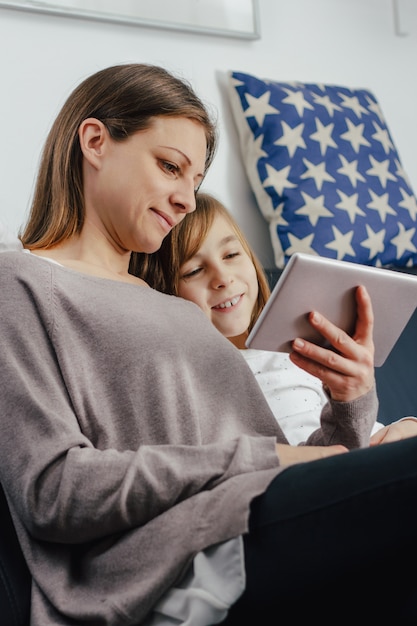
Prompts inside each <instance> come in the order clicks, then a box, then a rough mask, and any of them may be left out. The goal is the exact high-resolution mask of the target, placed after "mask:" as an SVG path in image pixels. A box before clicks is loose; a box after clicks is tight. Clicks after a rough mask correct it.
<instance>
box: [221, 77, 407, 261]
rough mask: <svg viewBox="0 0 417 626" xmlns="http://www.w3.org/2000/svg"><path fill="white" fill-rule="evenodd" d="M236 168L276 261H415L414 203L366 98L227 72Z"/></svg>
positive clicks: (377, 112) (366, 94)
mask: <svg viewBox="0 0 417 626" xmlns="http://www.w3.org/2000/svg"><path fill="white" fill-rule="evenodd" d="M229 91H230V93H229V95H230V102H231V106H232V111H233V116H234V120H235V122H236V126H237V129H238V134H239V139H240V145H241V152H242V157H243V161H244V165H245V169H246V172H247V175H248V178H249V181H250V184H251V186H252V189H253V192H254V194H255V197H256V200H257V203H258V205H259V208H260V210H261V212H262V214H263V216H264V217H265V219H266V220H267V221H268V223H269V226H270V233H271V239H272V245H273V249H274V254H275V263H276V265H277V267H279V268H282V267H284V265H285V263H286V262H287V261H288V259H289V257H290V256H291V255H292V254H293V253H294V252H297V251H298V252H305V253H310V254H315V255H319V256H325V257H331V258H335V259H341V260H344V261H351V262H355V263H362V264H365V265H376V266H384V267H389V266H397V267H401V266H403V267H404V266H414V265H416V264H417V201H416V197H415V195H414V193H413V191H412V189H411V187H410V183H409V181H408V179H407V176H406V174H405V172H404V171H403V169H402V165H401V162H400V158H399V156H398V152H397V150H396V148H395V145H394V142H393V140H392V137H391V135H390V132H389V130H388V127H387V124H386V122H385V120H384V117H383V115H382V112H381V109H380V107H379V105H378V102H377V100H376V99H375V97H374V95H373V94H372V93H371V92H370V91H367V90H366V89H348V88H346V87H338V86H335V85H322V84H304V83H298V82H289V83H288V82H274V81H271V80H263V79H260V78H257V77H255V76H250V75H248V74H243V73H242V72H232V73H230V76H229Z"/></svg>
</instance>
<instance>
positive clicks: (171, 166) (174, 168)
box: [162, 161, 180, 174]
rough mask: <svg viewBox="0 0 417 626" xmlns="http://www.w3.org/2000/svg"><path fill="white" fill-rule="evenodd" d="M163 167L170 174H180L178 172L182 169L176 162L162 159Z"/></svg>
mask: <svg viewBox="0 0 417 626" xmlns="http://www.w3.org/2000/svg"><path fill="white" fill-rule="evenodd" d="M162 167H163V168H164V170H166V171H167V172H169V173H170V174H178V172H179V171H180V168H179V167H178V165H175V163H170V162H169V161H162Z"/></svg>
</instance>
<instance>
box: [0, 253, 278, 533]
mask: <svg viewBox="0 0 417 626" xmlns="http://www.w3.org/2000/svg"><path fill="white" fill-rule="evenodd" d="M16 254H18V253H16ZM19 254H22V253H19ZM3 256H4V259H3V258H1V259H0V263H1V267H0V292H1V293H2V297H1V301H0V335H1V337H2V349H1V351H0V388H1V394H0V415H1V419H0V438H1V441H2V445H1V446H0V480H1V482H2V484H3V486H4V488H5V490H6V493H7V495H8V497H9V499H10V500H11V501H12V503H13V507H14V509H15V511H16V512H17V515H18V516H19V518H20V520H21V521H22V522H23V524H24V525H25V526H26V527H27V529H28V531H29V532H30V533H31V534H32V535H33V536H34V537H36V538H38V539H42V540H47V541H58V542H63V543H78V542H83V541H87V540H90V539H95V538H98V537H102V536H105V535H108V534H110V533H114V532H118V531H121V530H125V529H129V528H133V527H138V526H141V525H143V524H146V523H147V522H148V521H149V520H151V519H154V518H155V517H157V516H160V515H161V514H163V513H164V512H166V511H167V510H168V509H170V508H172V507H174V506H175V505H177V504H179V503H181V502H183V501H184V500H186V499H187V498H191V497H193V495H195V494H198V493H200V492H202V491H209V490H215V489H216V487H217V486H218V485H221V484H224V483H225V482H227V481H229V480H232V481H233V479H234V478H235V477H236V476H239V475H242V474H247V475H248V480H249V482H250V477H251V476H252V478H253V480H252V482H253V485H255V484H256V482H257V480H259V489H258V488H257V487H256V486H255V487H254V492H256V491H257V490H260V489H262V488H263V487H264V486H265V479H262V474H263V472H262V471H259V470H270V469H274V468H277V467H278V465H279V462H278V459H277V455H276V452H275V442H276V437H275V436H274V435H273V430H272V429H271V432H270V433H269V434H265V436H257V435H256V434H255V433H254V434H253V435H252V434H250V433H247V434H243V435H237V434H233V433H232V435H231V436H230V437H228V438H227V437H224V438H223V440H220V441H219V442H215V441H208V442H201V441H198V440H197V439H195V443H194V440H191V442H190V443H189V442H187V443H186V444H184V443H182V440H181V438H180V437H179V436H176V432H175V430H173V436H172V442H170V441H168V442H165V441H164V442H163V443H161V444H158V443H156V444H155V443H154V441H153V436H152V433H151V431H150V433H149V434H148V435H147V438H145V441H144V443H139V445H138V443H137V442H138V441H139V436H137V435H135V436H132V439H131V445H130V446H128V445H126V441H127V440H128V436H129V432H128V427H127V426H126V425H125V424H124V420H126V422H128V421H129V419H130V418H128V412H129V410H131V411H132V418H131V423H132V425H133V424H134V422H133V416H134V414H133V409H131V408H130V407H131V404H132V401H131V398H129V397H127V394H126V393H121V392H119V393H120V401H119V403H118V407H119V408H120V410H119V412H117V411H114V412H113V414H111V415H109V414H106V411H108V407H109V406H110V407H112V406H113V404H112V402H113V396H111V397H109V398H106V397H103V396H105V393H106V392H105V391H104V392H103V391H102V388H101V387H100V386H97V389H95V388H94V385H95V384H96V382H95V381H96V379H97V377H98V369H99V368H102V371H103V372H104V373H106V372H108V370H109V368H111V367H114V368H116V367H117V359H115V360H114V361H113V363H108V362H106V355H105V354H104V355H103V356H102V360H104V361H105V362H104V363H100V362H99V361H98V360H97V361H96V362H95V363H90V364H89V362H88V359H87V357H86V356H85V355H84V352H83V351H82V350H81V349H78V347H77V345H76V341H77V337H79V335H80V334H81V333H85V336H86V337H87V330H88V329H87V330H86V328H85V327H82V326H81V325H80V326H77V322H76V316H77V312H76V311H75V310H74V311H70V313H71V314H68V322H67V323H68V326H67V327H66V328H65V329H63V328H60V327H59V326H60V324H62V323H63V322H62V320H61V319H60V318H59V317H58V318H57V317H56V316H55V315H53V313H52V312H53V310H54V308H55V309H56V303H55V302H54V298H55V297H56V295H55V294H54V291H53V289H52V269H51V267H50V266H49V265H48V263H46V262H44V263H43V264H42V266H41V267H40V269H39V267H37V268H36V271H37V272H38V274H37V276H36V278H35V277H31V278H30V279H28V278H27V273H26V274H25V277H24V278H21V277H20V278H19V277H17V278H16V277H15V278H14V279H13V280H12V277H13V276H14V271H13V269H12V266H13V264H14V263H15V260H16V258H17V256H15V257H13V259H12V258H11V257H9V258H8V261H7V260H6V258H7V257H8V255H7V253H5V254H4V255H2V257H3ZM22 256H24V255H22ZM38 265H39V262H38ZM116 288H118V287H117V285H116ZM120 289H121V287H120ZM92 297H93V296H92ZM60 306H62V308H63V310H64V309H65V308H66V310H67V313H68V311H69V310H70V308H71V306H72V304H71V301H70V299H68V302H67V303H65V305H62V304H61V305H60ZM92 319H94V318H93V316H92ZM95 323H96V324H97V325H99V324H100V323H101V322H100V319H98V315H97V320H96V322H95ZM71 324H74V328H75V332H74V338H72V337H70V336H69V335H70V333H71ZM91 332H93V326H92V327H91ZM171 334H172V333H171ZM108 341H109V342H111V338H110V337H109V339H108ZM60 342H70V343H71V342H72V344H73V348H72V358H73V361H72V362H71V364H70V366H68V364H66V363H65V358H66V353H67V352H69V351H70V350H69V349H67V350H66V351H65V350H63V349H62V345H60ZM104 347H105V344H104V342H103V350H104ZM85 352H86V353H87V349H86V351H85ZM96 352H100V346H98V347H97V350H96ZM77 368H79V370H80V371H78V372H77ZM127 370H128V368H125V374H124V375H125V376H127V374H126V371H127ZM100 371H101V370H100ZM72 375H74V376H75V375H79V380H81V381H85V388H86V389H87V390H88V389H89V385H90V383H91V386H92V387H91V392H90V393H88V394H86V395H85V397H84V396H83V397H78V396H77V394H80V395H81V391H80V390H79V388H78V387H77V386H76V385H73V383H72V381H71V380H70V377H71V376H72ZM108 375H109V381H110V382H109V385H111V384H113V383H112V382H111V381H112V379H111V378H110V374H108ZM114 376H116V372H115V374H114ZM132 379H133V377H132ZM101 382H102V381H101ZM174 382H175V381H174ZM118 383H120V384H117V385H116V384H114V387H113V389H114V394H117V393H118V391H117V390H118V387H119V386H120V385H121V384H122V377H121V376H119V379H118ZM158 383H159V384H161V381H158ZM137 384H139V383H137ZM97 385H98V383H97ZM70 390H71V391H70ZM108 393H109V396H110V395H111V393H112V389H109V391H108ZM190 393H191V392H190ZM98 396H99V397H98ZM138 397H140V396H138ZM161 406H162V405H161ZM78 407H79V408H78ZM162 408H163V407H162ZM162 408H161V407H158V410H156V409H155V413H154V419H155V421H156V420H157V418H158V415H159V414H161V413H162ZM84 413H85V414H86V415H87V416H88V420H89V421H88V425H87V426H83V427H81V419H84V418H82V417H81V416H82V415H84ZM163 418H164V419H165V420H167V421H168V423H169V416H168V415H165V416H163ZM89 424H96V425H97V426H98V428H97V429H94V428H93V427H91V429H90V430H89V428H90V426H89ZM104 427H105V428H104ZM149 428H150V429H151V428H152V424H151V425H150V426H149ZM97 430H100V433H101V434H100V437H101V439H100V441H98V440H97V437H98V435H97V434H96V431H97ZM116 431H117V433H118V432H119V431H120V433H123V437H124V438H121V436H120V435H119V434H117V433H116V434H115V432H116ZM132 432H133V430H132ZM103 440H104V443H103ZM147 441H148V443H147ZM257 476H259V479H258V478H257ZM262 480H263V481H264V484H263V485H262V484H261V483H262Z"/></svg>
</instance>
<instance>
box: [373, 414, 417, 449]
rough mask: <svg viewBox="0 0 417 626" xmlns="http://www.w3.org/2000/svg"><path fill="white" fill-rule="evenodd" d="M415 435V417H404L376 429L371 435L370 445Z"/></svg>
mask: <svg viewBox="0 0 417 626" xmlns="http://www.w3.org/2000/svg"><path fill="white" fill-rule="evenodd" d="M415 436H417V419H416V418H415V417H405V418H404V419H401V420H399V421H398V422H394V423H393V424H388V426H385V427H384V428H381V429H380V430H378V431H377V432H376V433H375V434H374V435H372V437H371V439H370V445H371V446H377V445H379V444H380V443H389V442H390V441H399V440H400V439H407V438H408V437H415Z"/></svg>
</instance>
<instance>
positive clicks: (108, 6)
mask: <svg viewBox="0 0 417 626" xmlns="http://www.w3.org/2000/svg"><path fill="white" fill-rule="evenodd" d="M2 7H3V8H7V9H14V10H19V11H32V12H36V13H44V14H49V15H58V16H65V17H73V18H81V19H90V20H99V21H106V22H113V23H120V24H128V25H132V26H146V27H151V28H162V29H171V30H177V31H181V32H190V33H200V34H207V35H219V36H223V37H237V38H242V39H259V38H260V29H259V6H258V0H177V1H176V2H172V1H170V0H152V2H149V0H50V1H47V2H43V1H41V0H6V1H2V0H0V9H1V8H2ZM161 16H163V17H161Z"/></svg>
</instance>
